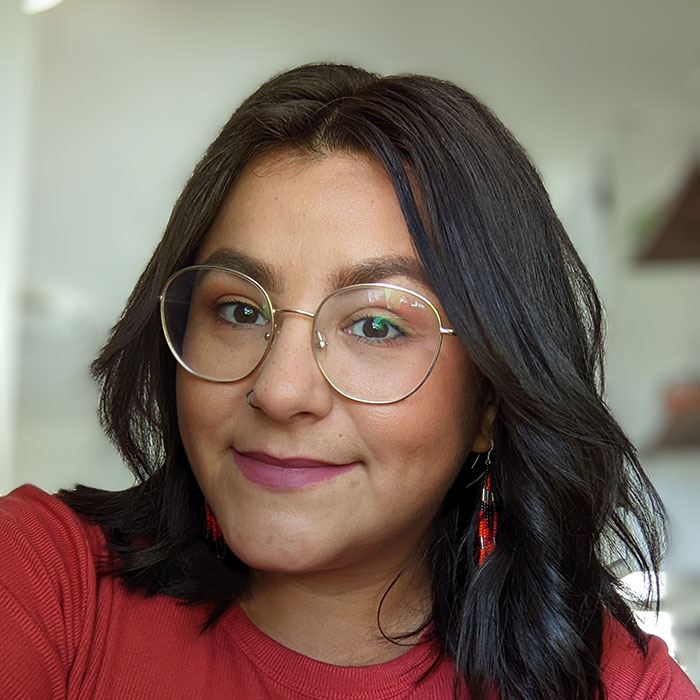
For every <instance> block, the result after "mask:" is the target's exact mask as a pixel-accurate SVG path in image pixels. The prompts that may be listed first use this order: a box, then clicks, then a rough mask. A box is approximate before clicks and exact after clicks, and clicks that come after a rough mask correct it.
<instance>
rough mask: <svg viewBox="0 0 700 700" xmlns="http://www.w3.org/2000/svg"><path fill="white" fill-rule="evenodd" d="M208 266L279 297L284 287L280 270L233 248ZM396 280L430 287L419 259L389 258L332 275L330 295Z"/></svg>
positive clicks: (215, 256)
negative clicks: (249, 280) (242, 276)
mask: <svg viewBox="0 0 700 700" xmlns="http://www.w3.org/2000/svg"><path fill="white" fill-rule="evenodd" d="M203 264H204V265H220V266H221V267H226V268H229V269H232V270H237V271H238V272H243V273H244V274H246V275H248V276H249V277H252V278H253V279H254V280H255V281H256V282H258V283H259V284H261V285H262V286H263V287H264V288H265V289H266V290H268V293H273V294H279V293H280V292H281V286H282V285H281V284H280V282H279V279H280V275H279V274H278V273H277V268H275V267H273V266H270V265H268V264H266V263H264V262H262V261H261V260H257V259H255V258H252V257H250V256H248V255H246V254H245V253H240V252H238V251H236V250H234V249H232V248H220V249H219V250H216V251H214V252H213V253H212V254H211V255H210V256H209V257H208V258H207V259H206V260H205V261H204V262H203ZM392 277H404V278H408V279H410V280H413V281H415V282H418V283H420V284H423V285H429V282H428V279H427V276H426V274H425V269H424V268H423V266H422V265H421V263H420V262H419V261H418V260H416V259H415V258H410V257H408V256H404V255H386V256H381V257H378V258H370V259H368V260H363V261H361V262H359V263H357V264H354V265H345V266H343V267H341V268H340V269H339V270H336V271H334V272H333V273H331V274H330V275H329V276H328V278H327V287H328V289H327V290H326V291H327V292H329V293H330V292H332V291H334V290H336V289H340V288H341V287H349V286H350V285H353V284H367V283H369V282H380V281H382V280H388V279H390V278H392Z"/></svg>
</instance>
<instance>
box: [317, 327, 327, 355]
mask: <svg viewBox="0 0 700 700" xmlns="http://www.w3.org/2000/svg"><path fill="white" fill-rule="evenodd" d="M314 347H315V348H316V349H317V350H325V349H326V348H327V347H328V341H327V340H326V339H325V338H324V337H323V333H321V331H319V330H317V331H315V332H314Z"/></svg>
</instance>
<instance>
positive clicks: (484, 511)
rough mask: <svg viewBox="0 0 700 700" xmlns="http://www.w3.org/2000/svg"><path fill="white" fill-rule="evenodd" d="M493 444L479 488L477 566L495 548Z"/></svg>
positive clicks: (496, 527) (495, 519)
mask: <svg viewBox="0 0 700 700" xmlns="http://www.w3.org/2000/svg"><path fill="white" fill-rule="evenodd" d="M492 451H493V442H492V443H491V447H490V448H489V451H488V452H487V453H486V469H485V471H484V481H483V483H482V486H481V503H480V504H479V566H481V565H482V564H483V563H484V561H485V560H486V557H488V556H489V555H490V554H491V553H492V552H493V550H494V548H495V547H496V532H497V531H498V512H497V511H496V501H495V499H494V496H493V488H492V485H491V470H490V466H491V452H492Z"/></svg>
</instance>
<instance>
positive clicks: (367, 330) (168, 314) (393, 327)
mask: <svg viewBox="0 0 700 700" xmlns="http://www.w3.org/2000/svg"><path fill="white" fill-rule="evenodd" d="M290 313H291V314H300V315H302V316H306V317H308V318H309V319H311V320H312V321H313V325H312V330H311V343H312V346H313V350H314V355H315V357H316V362H317V364H318V367H319V369H320V370H321V373H322V374H323V376H324V377H325V378H326V379H327V380H328V382H329V384H330V385H331V386H332V387H333V388H334V389H335V390H336V391H337V392H338V393H340V394H342V395H343V396H345V397H347V398H349V399H352V400H354V401H360V402H362V403H369V404H387V403H395V402H397V401H401V400H402V399H405V398H406V397H408V396H410V395H411V394H413V393H414V392H415V391H417V390H418V389H419V388H420V387H421V385H422V384H423V382H425V380H426V379H427V378H428V376H429V375H430V372H431V371H432V369H433V367H434V366H435V362H436V360H437V357H438V354H439V352H440V347H441V345H442V337H443V335H454V330H453V329H451V328H443V326H442V320H441V318H440V313H439V311H438V310H437V308H435V306H434V305H433V304H432V303H431V302H430V300H428V299H426V298H425V297H424V296H422V295H421V294H418V293H417V292H413V291H411V290H410V289H405V288H404V287H399V286H397V285H394V284H383V283H371V284H355V285H352V286H349V287H343V288H342V289H338V290H337V291H335V292H333V293H332V294H330V295H329V296H327V297H326V298H325V299H324V300H323V301H322V302H321V303H320V304H319V307H318V308H317V309H316V313H310V312H308V311H302V310H299V309H276V308H275V307H274V306H273V305H272V302H271V301H270V296H269V295H268V293H267V292H266V291H265V289H264V288H263V287H262V286H261V285H260V284H258V282H256V281H255V280H254V279H253V278H252V277H249V276H248V275H245V274H243V273H242V272H236V271H235V270H230V269H228V268H224V267H219V266H217V265H193V266H191V267H186V268H184V269H182V270H179V271H178V272H176V273H175V274H174V275H172V276H171V277H170V279H168V281H167V282H166V283H165V287H164V288H163V293H162V294H161V296H160V315H161V322H162V324H163V332H164V333H165V338H166V340H167V343H168V346H169V347H170V350H171V351H172V353H173V355H174V356H175V359H176V360H177V361H178V362H179V363H180V364H181V365H182V366H183V367H184V368H185V369H186V370H187V371H188V372H191V373H192V374H194V375H195V376H197V377H201V378H202V379H207V380H209V381H212V382H236V381H239V380H241V379H244V378H245V377H247V376H248V375H249V374H251V373H252V372H253V371H255V369H256V368H257V367H259V366H260V364H261V363H262V362H263V360H264V359H265V357H266V356H267V354H268V352H269V351H270V348H271V347H272V344H273V342H274V340H275V337H276V336H277V334H278V333H279V331H280V329H281V326H282V319H283V315H284V314H290Z"/></svg>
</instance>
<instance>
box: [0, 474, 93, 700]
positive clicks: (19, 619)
mask: <svg viewBox="0 0 700 700" xmlns="http://www.w3.org/2000/svg"><path fill="white" fill-rule="evenodd" d="M95 590H96V576H95V568H94V565H93V558H92V553H91V548H90V542H89V541H88V537H87V535H86V532H85V529H84V528H83V525H82V523H81V521H80V520H79V518H78V517H77V516H76V515H75V513H74V512H73V511H72V510H71V509H70V508H68V507H67V506H66V505H65V504H63V503H62V502H61V501H59V500H58V499H57V498H55V497H53V496H50V495H49V494H47V493H44V492H43V491H41V490H39V489H37V488H35V487H32V486H23V487H21V488H19V489H16V490H15V491H13V492H12V493H10V494H9V495H7V496H4V497H2V498H0V620H1V621H2V622H1V624H0V657H1V658H2V669H1V670H0V698H3V699H4V700H19V699H20V698H22V699H25V698H32V700H43V699H44V698H46V699H49V698H50V699H51V700H57V699H62V698H66V693H67V691H66V688H67V685H68V681H69V678H70V674H71V669H72V667H73V662H74V659H75V654H76V650H77V648H78V646H79V641H80V638H81V635H82V630H83V627H84V625H85V624H86V622H87V620H88V618H89V617H90V613H91V611H90V604H89V601H94V599H95Z"/></svg>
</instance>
